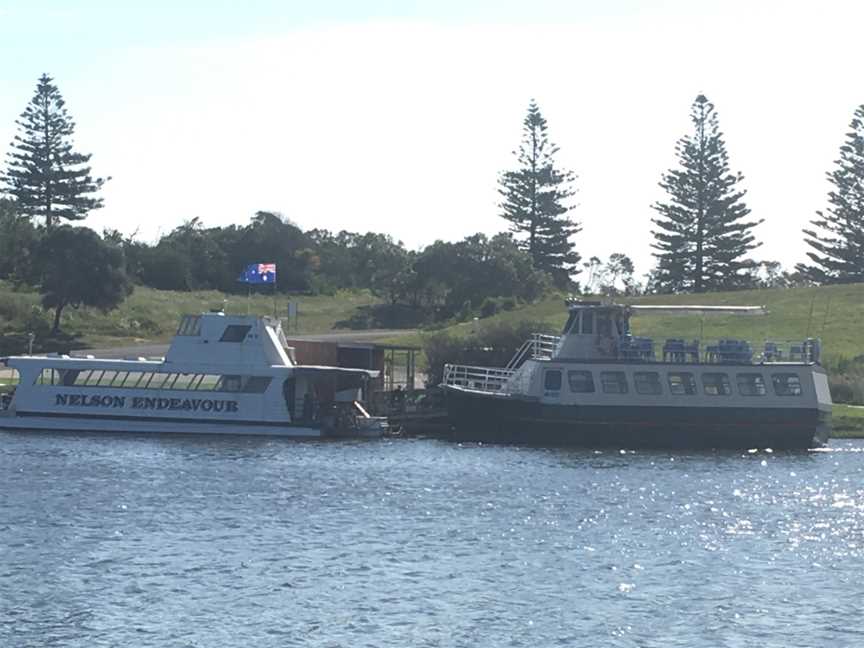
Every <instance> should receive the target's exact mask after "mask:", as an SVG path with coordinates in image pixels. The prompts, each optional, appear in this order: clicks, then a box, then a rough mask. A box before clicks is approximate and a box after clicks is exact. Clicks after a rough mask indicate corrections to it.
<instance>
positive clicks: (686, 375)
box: [544, 369, 801, 396]
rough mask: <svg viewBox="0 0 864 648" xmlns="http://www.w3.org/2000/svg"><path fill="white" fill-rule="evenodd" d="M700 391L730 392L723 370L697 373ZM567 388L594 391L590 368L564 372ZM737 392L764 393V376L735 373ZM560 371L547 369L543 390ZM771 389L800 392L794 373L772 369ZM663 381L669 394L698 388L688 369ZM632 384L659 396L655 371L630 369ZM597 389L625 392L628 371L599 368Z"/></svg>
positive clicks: (551, 387)
mask: <svg viewBox="0 0 864 648" xmlns="http://www.w3.org/2000/svg"><path fill="white" fill-rule="evenodd" d="M700 379H701V382H702V391H703V392H704V393H705V394H707V395H709V396H729V395H731V394H732V384H731V382H730V380H729V375H728V374H725V373H719V372H714V373H703V374H702V375H701V376H700ZM567 382H568V386H569V387H570V391H571V392H573V393H576V394H593V393H594V392H595V391H596V388H595V385H594V374H593V372H591V371H581V370H573V371H568V372H567ZM735 382H736V384H737V387H738V393H739V394H741V395H742V396H765V395H766V394H767V393H768V389H767V386H766V384H765V378H764V377H763V375H762V374H759V373H739V374H736V375H735ZM561 383H562V372H561V371H560V370H558V369H547V370H546V376H545V378H544V388H545V389H546V391H560V390H561ZM771 384H772V386H773V388H774V393H775V394H777V395H778V396H800V395H801V380H800V378H799V377H798V375H797V374H794V373H775V374H772V375H771ZM666 385H667V389H668V390H669V393H670V394H673V395H676V396H695V395H696V394H697V393H698V392H699V387H698V385H697V383H696V377H695V376H694V375H693V374H692V373H690V372H688V371H676V372H669V373H668V374H666ZM633 387H634V388H635V390H636V393H637V394H644V395H646V396H659V395H661V394H662V393H663V391H664V387H663V382H662V380H661V377H660V373H659V372H657V371H636V372H634V373H633ZM600 389H601V390H602V391H603V393H604V394H626V393H628V390H629V383H628V381H627V374H626V373H625V372H623V371H601V372H600Z"/></svg>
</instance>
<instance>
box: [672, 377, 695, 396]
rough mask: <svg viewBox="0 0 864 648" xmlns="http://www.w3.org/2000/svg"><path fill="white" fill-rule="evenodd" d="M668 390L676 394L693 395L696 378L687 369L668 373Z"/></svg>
mask: <svg viewBox="0 0 864 648" xmlns="http://www.w3.org/2000/svg"><path fill="white" fill-rule="evenodd" d="M669 392H670V393H672V394H674V395H676V396H694V395H695V394H696V379H695V378H694V377H693V374H692V373H690V372H689V371H680V372H674V373H670V374H669Z"/></svg>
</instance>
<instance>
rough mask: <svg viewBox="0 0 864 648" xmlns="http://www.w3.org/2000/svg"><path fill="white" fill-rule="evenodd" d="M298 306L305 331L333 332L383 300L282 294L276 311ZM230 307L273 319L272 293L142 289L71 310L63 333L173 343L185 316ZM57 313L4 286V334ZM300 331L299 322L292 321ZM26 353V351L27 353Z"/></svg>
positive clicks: (101, 342)
mask: <svg viewBox="0 0 864 648" xmlns="http://www.w3.org/2000/svg"><path fill="white" fill-rule="evenodd" d="M289 299H290V300H291V301H293V302H295V303H297V304H298V308H299V318H298V322H299V331H298V332H300V333H319V332H324V331H330V330H332V329H333V327H334V324H335V323H336V322H338V321H340V320H344V319H347V318H349V317H350V316H351V315H353V314H354V312H355V309H356V308H357V307H358V306H364V305H368V304H372V303H375V302H377V300H376V299H375V298H374V297H373V296H372V295H371V294H370V293H369V292H367V291H356V292H340V293H337V294H336V295H333V296H323V295H321V296H305V295H304V296H291V297H287V296H285V295H278V296H277V298H276V309H277V312H278V314H279V316H280V317H283V318H284V317H285V316H286V310H287V303H288V300H289ZM222 307H224V308H225V311H226V312H228V313H246V312H247V308H248V312H250V313H254V314H260V315H272V314H273V309H274V304H273V297H272V295H263V294H256V295H252V297H251V298H250V299H248V300H247V297H246V296H245V295H225V294H223V293H220V292H216V291H195V292H172V291H164V290H154V289H152V288H143V287H140V286H139V287H136V289H135V292H134V293H132V295H131V296H130V297H129V299H127V300H126V301H125V302H124V303H123V304H122V305H121V306H120V307H119V308H118V309H116V310H114V311H111V312H109V313H101V312H99V311H98V310H93V309H84V308H82V309H78V310H76V309H74V308H67V309H65V310H64V311H63V323H62V329H63V331H64V332H65V333H67V334H70V335H73V336H75V337H77V338H79V340H80V342H82V343H84V344H86V345H88V346H91V347H106V346H112V345H124V344H131V343H144V342H163V341H167V340H168V339H170V338H171V336H172V335H173V334H174V332H175V330H176V329H177V323H178V321H179V319H180V316H181V315H184V314H190V313H192V314H194V313H201V312H204V311H208V310H210V309H213V308H222ZM50 323H51V313H46V312H45V311H43V310H42V308H41V307H40V306H39V295H38V294H36V293H33V292H26V291H20V292H19V291H15V290H13V289H12V287H11V286H9V285H8V284H6V283H4V282H0V333H26V332H27V331H40V330H41V331H45V330H47V328H48V327H49V326H50ZM291 327H292V328H291V332H294V328H293V327H294V321H293V319H292V322H291ZM22 351H23V349H22Z"/></svg>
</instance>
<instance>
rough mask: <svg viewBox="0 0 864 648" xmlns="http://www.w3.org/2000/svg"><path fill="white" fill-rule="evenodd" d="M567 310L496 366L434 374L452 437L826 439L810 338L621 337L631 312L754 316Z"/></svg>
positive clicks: (612, 307)
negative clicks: (556, 331) (552, 332)
mask: <svg viewBox="0 0 864 648" xmlns="http://www.w3.org/2000/svg"><path fill="white" fill-rule="evenodd" d="M568 305H569V317H568V319H567V323H566V324H565V326H564V330H563V332H562V334H561V335H560V336H548V335H535V336H533V337H532V338H531V339H530V340H528V341H526V343H525V344H524V345H523V347H522V349H521V350H520V351H519V352H518V353H517V354H516V355H515V356H514V357H513V359H512V360H511V361H510V363H509V364H508V365H507V366H505V367H474V366H466V365H449V364H448V365H445V367H444V380H443V383H442V387H443V389H444V390H445V394H446V402H447V411H448V417H449V422H450V426H451V433H452V438H453V439H454V440H457V441H479V442H491V443H520V444H532V445H576V446H585V447H610V446H613V447H619V448H645V447H662V448H742V449H745V448H746V449H749V448H772V449H804V448H812V447H818V446H820V445H823V444H824V443H825V442H826V441H827V439H828V435H829V431H830V417H831V395H830V392H829V389H828V379H827V377H826V375H825V370H824V369H823V368H822V366H821V365H820V362H819V360H820V343H819V340H817V339H813V338H808V339H805V340H802V341H800V342H777V341H766V342H764V343H763V344H762V345H761V346H760V347H758V348H754V346H753V345H752V344H751V343H750V342H746V341H742V340H718V341H716V342H713V343H710V344H704V343H702V342H701V341H700V340H683V339H668V340H665V341H663V342H662V343H659V342H655V341H654V340H652V339H649V338H644V337H636V336H633V335H632V334H631V333H630V317H631V316H632V315H634V314H636V313H638V312H646V311H647V312H651V311H654V312H658V311H661V312H670V311H671V312H691V313H692V312H701V313H703V314H709V313H720V314H733V313H734V314H759V313H764V312H765V311H764V309H763V308H762V307H759V306H739V307H734V306H728V307H727V306H625V305H620V304H606V303H602V302H590V301H571V302H568Z"/></svg>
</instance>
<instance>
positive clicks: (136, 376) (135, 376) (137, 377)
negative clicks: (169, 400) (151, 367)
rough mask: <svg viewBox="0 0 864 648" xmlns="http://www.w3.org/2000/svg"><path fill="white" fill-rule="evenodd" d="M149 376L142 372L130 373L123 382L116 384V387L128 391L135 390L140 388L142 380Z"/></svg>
mask: <svg viewBox="0 0 864 648" xmlns="http://www.w3.org/2000/svg"><path fill="white" fill-rule="evenodd" d="M146 375H147V374H145V373H143V372H141V371H129V372H127V373H126V376H124V378H123V380H122V381H120V382H119V383H115V385H114V386H115V387H125V388H126V389H134V388H135V387H137V386H138V383H139V382H141V378H142V377H144V376H146Z"/></svg>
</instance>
